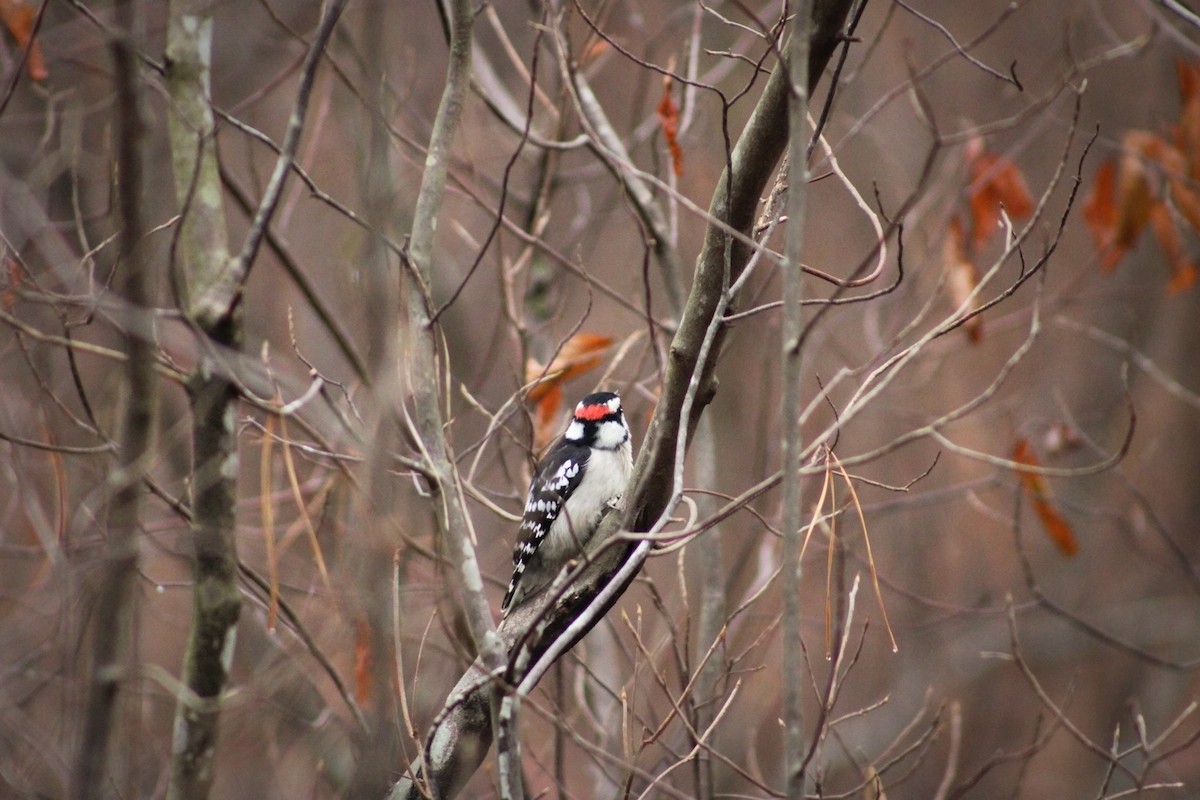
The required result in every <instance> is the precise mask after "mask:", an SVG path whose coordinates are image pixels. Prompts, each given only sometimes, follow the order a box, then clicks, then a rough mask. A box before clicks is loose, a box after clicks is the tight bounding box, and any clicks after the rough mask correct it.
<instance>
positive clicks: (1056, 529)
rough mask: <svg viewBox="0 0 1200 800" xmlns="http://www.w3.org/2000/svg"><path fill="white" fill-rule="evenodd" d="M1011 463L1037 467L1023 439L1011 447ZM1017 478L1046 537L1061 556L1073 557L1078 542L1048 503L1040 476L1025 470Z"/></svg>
mask: <svg viewBox="0 0 1200 800" xmlns="http://www.w3.org/2000/svg"><path fill="white" fill-rule="evenodd" d="M1013 461H1015V462H1017V463H1018V464H1024V465H1025V466H1029V467H1036V466H1038V459H1037V456H1036V455H1035V454H1034V452H1033V448H1031V447H1030V446H1029V442H1027V441H1025V440H1024V439H1017V444H1016V446H1015V447H1013ZM1017 476H1018V477H1019V478H1020V480H1021V485H1022V486H1023V487H1025V491H1026V492H1028V493H1029V495H1030V497H1031V499H1032V501H1033V510H1034V512H1035V513H1036V514H1037V515H1038V519H1040V520H1041V521H1042V527H1043V528H1045V530H1046V535H1047V536H1049V537H1050V540H1051V541H1052V542H1054V544H1055V545H1056V546H1057V547H1058V549H1059V551H1060V552H1062V554H1063V555H1065V556H1073V555H1075V554H1076V553H1078V552H1079V542H1078V540H1077V539H1076V538H1075V532H1074V531H1073V530H1072V529H1071V524H1070V523H1069V522H1067V521H1066V519H1064V518H1063V516H1062V514H1060V513H1058V510H1057V509H1056V508H1055V507H1054V505H1053V504H1052V503H1051V502H1050V492H1049V491H1048V490H1047V488H1046V482H1045V480H1043V479H1042V476H1041V475H1038V474H1037V473H1035V472H1026V471H1025V470H1020V471H1019V472H1018V473H1017Z"/></svg>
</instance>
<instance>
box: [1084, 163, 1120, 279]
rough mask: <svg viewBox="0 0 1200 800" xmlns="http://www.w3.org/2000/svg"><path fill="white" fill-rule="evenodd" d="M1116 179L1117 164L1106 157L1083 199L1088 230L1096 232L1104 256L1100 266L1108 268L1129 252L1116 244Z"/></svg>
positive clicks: (1097, 250)
mask: <svg viewBox="0 0 1200 800" xmlns="http://www.w3.org/2000/svg"><path fill="white" fill-rule="evenodd" d="M1116 182H1117V170H1116V166H1115V165H1114V164H1113V162H1112V161H1111V160H1109V161H1105V162H1104V163H1103V164H1101V165H1100V169H1098V170H1096V177H1095V178H1093V179H1092V190H1091V191H1090V192H1088V196H1087V199H1085V200H1084V201H1083V219H1084V221H1085V222H1087V225H1088V230H1090V231H1091V232H1092V241H1093V242H1095V244H1096V252H1097V253H1100V254H1102V256H1103V258H1102V260H1101V262H1100V268H1101V269H1102V270H1104V271H1105V272H1108V271H1110V270H1112V268H1113V267H1114V266H1116V263H1117V262H1118V261H1120V260H1121V257H1122V256H1123V255H1125V251H1124V249H1119V248H1117V246H1116V239H1117V200H1116Z"/></svg>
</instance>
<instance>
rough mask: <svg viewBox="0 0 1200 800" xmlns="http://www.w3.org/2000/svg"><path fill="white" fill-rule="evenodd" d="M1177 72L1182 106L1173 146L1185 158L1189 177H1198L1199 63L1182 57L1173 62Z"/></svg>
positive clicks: (1199, 175)
mask: <svg viewBox="0 0 1200 800" xmlns="http://www.w3.org/2000/svg"><path fill="white" fill-rule="evenodd" d="M1175 67H1176V71H1177V72H1178V74H1179V95H1180V98H1181V99H1182V101H1183V103H1182V108H1181V109H1180V110H1179V124H1178V125H1176V126H1175V146H1176V147H1178V148H1179V150H1180V151H1181V152H1182V153H1183V154H1184V156H1185V157H1186V160H1187V174H1188V176H1189V177H1192V178H1197V177H1200V64H1196V63H1190V64H1189V63H1188V62H1186V61H1184V60H1182V59H1180V60H1179V61H1177V62H1176V64H1175Z"/></svg>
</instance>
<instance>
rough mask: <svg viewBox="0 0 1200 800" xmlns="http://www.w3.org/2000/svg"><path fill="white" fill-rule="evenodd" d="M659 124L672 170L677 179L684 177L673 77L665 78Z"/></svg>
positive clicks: (660, 102) (659, 105) (659, 106)
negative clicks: (672, 90) (672, 96)
mask: <svg viewBox="0 0 1200 800" xmlns="http://www.w3.org/2000/svg"><path fill="white" fill-rule="evenodd" d="M658 122H659V124H660V125H662V132H663V138H664V139H666V141H667V150H669V151H670V153H671V169H672V170H673V171H674V173H675V177H677V178H678V177H682V176H683V148H682V147H680V146H679V139H678V136H679V106H677V105H675V101H674V100H673V99H672V98H671V76H670V75H664V76H663V96H662V100H660V101H659V103H658Z"/></svg>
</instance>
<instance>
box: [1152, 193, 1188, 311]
mask: <svg viewBox="0 0 1200 800" xmlns="http://www.w3.org/2000/svg"><path fill="white" fill-rule="evenodd" d="M1150 225H1151V226H1152V227H1153V229H1154V235H1155V237H1157V238H1158V244H1159V246H1161V247H1162V250H1163V255H1165V256H1166V257H1167V264H1168V265H1170V267H1171V282H1170V283H1168V284H1167V293H1168V294H1179V293H1180V292H1182V291H1184V290H1185V289H1188V288H1190V287H1191V286H1192V284H1194V283H1195V282H1196V265H1195V264H1194V263H1193V262H1192V261H1191V260H1189V259H1188V257H1187V256H1186V255H1185V254H1184V252H1183V241H1182V240H1181V239H1180V237H1179V231H1178V229H1176V227H1175V220H1174V219H1172V218H1171V211H1170V209H1168V208H1167V204H1166V203H1164V202H1162V201H1159V202H1158V203H1155V205H1154V208H1152V209H1151V210H1150Z"/></svg>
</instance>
